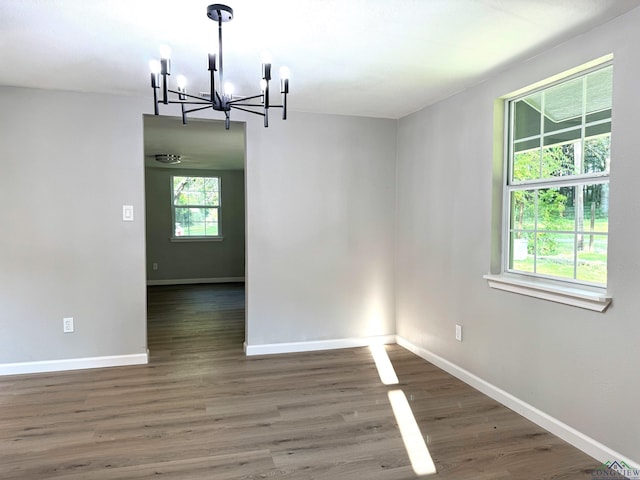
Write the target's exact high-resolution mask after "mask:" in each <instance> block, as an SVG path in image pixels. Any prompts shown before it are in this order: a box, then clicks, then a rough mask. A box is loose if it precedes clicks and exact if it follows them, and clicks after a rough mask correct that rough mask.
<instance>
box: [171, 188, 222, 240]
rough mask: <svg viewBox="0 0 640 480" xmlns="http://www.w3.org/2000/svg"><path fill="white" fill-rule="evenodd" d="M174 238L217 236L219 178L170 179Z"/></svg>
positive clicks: (218, 233) (218, 232) (218, 228)
mask: <svg viewBox="0 0 640 480" xmlns="http://www.w3.org/2000/svg"><path fill="white" fill-rule="evenodd" d="M171 183H172V191H173V220H174V232H173V235H174V236H175V237H219V236H220V227H219V218H220V179H219V178H218V177H179V176H173V177H171Z"/></svg>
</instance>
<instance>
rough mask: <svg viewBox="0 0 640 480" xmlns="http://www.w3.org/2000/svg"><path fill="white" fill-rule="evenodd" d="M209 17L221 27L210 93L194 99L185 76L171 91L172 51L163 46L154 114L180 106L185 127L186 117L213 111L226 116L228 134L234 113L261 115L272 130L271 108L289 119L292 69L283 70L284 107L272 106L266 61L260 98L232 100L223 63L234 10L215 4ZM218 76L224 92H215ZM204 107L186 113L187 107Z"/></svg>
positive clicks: (154, 82) (154, 81)
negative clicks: (224, 27)
mask: <svg viewBox="0 0 640 480" xmlns="http://www.w3.org/2000/svg"><path fill="white" fill-rule="evenodd" d="M207 16H208V17H209V18H210V19H211V20H213V21H214V22H217V23H218V55H217V56H216V54H215V53H209V78H210V93H208V94H204V93H201V94H200V95H191V94H188V93H187V90H186V85H187V80H186V78H185V77H184V76H182V75H178V77H177V78H176V86H177V89H176V90H172V89H171V88H169V75H171V49H170V48H169V47H168V46H166V45H163V46H161V47H160V60H159V61H158V60H151V62H149V66H150V68H151V88H152V89H153V106H154V113H155V114H156V115H159V108H158V107H159V105H160V103H163V104H164V105H168V104H170V103H179V104H180V106H181V108H182V123H184V124H185V125H186V123H187V114H189V113H192V112H197V111H199V110H205V109H207V108H213V109H214V110H216V111H219V112H224V116H225V123H224V124H225V128H226V129H227V130H228V129H229V125H230V122H231V119H230V114H231V109H232V108H235V109H237V110H242V111H245V112H249V113H253V114H256V115H262V116H263V117H264V126H265V127H268V126H269V108H272V107H273V108H282V119H283V120H286V119H287V94H288V93H289V69H288V68H287V67H282V68H281V69H280V93H281V94H282V105H271V104H270V102H269V81H270V80H271V62H270V60H269V59H267V58H263V62H262V80H260V90H261V93H260V94H259V95H253V96H250V97H237V98H234V97H233V85H232V84H231V83H229V82H225V81H224V65H223V63H222V24H223V23H224V22H229V21H230V20H231V19H233V10H232V9H231V7H228V6H227V5H222V4H219V3H215V4H213V5H209V6H208V7H207ZM216 72H218V75H217V76H218V85H220V86H222V90H221V92H218V89H217V88H216ZM159 89H161V90H162V98H161V99H158V90H159ZM169 94H173V95H175V96H177V100H170V99H169ZM193 105H204V106H202V107H195V108H190V109H185V106H193Z"/></svg>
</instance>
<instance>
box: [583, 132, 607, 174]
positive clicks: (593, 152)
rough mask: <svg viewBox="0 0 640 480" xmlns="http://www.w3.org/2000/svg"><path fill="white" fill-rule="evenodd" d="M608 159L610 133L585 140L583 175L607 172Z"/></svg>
mask: <svg viewBox="0 0 640 480" xmlns="http://www.w3.org/2000/svg"><path fill="white" fill-rule="evenodd" d="M608 126H609V129H610V128H611V124H608ZM587 130H588V129H587ZM610 158H611V133H606V134H605V135H601V136H598V137H591V138H587V139H585V142H584V170H583V171H584V173H595V172H608V171H609V163H610Z"/></svg>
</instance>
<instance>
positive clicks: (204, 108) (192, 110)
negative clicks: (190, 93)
mask: <svg viewBox="0 0 640 480" xmlns="http://www.w3.org/2000/svg"><path fill="white" fill-rule="evenodd" d="M183 106H184V104H183ZM207 108H211V104H210V103H209V104H207V106H206V107H198V108H192V109H190V110H185V111H184V113H185V114H187V113H192V112H198V111H200V110H206V109H207Z"/></svg>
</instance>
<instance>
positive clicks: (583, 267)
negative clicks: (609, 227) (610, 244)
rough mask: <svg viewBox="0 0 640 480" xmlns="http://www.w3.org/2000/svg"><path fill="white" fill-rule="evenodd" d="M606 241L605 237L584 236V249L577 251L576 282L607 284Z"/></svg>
mask: <svg viewBox="0 0 640 480" xmlns="http://www.w3.org/2000/svg"><path fill="white" fill-rule="evenodd" d="M607 240H608V239H607V236H606V235H597V234H596V235H585V238H584V248H583V250H579V251H578V266H577V279H578V280H582V281H585V282H593V283H602V284H606V283H607Z"/></svg>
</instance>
